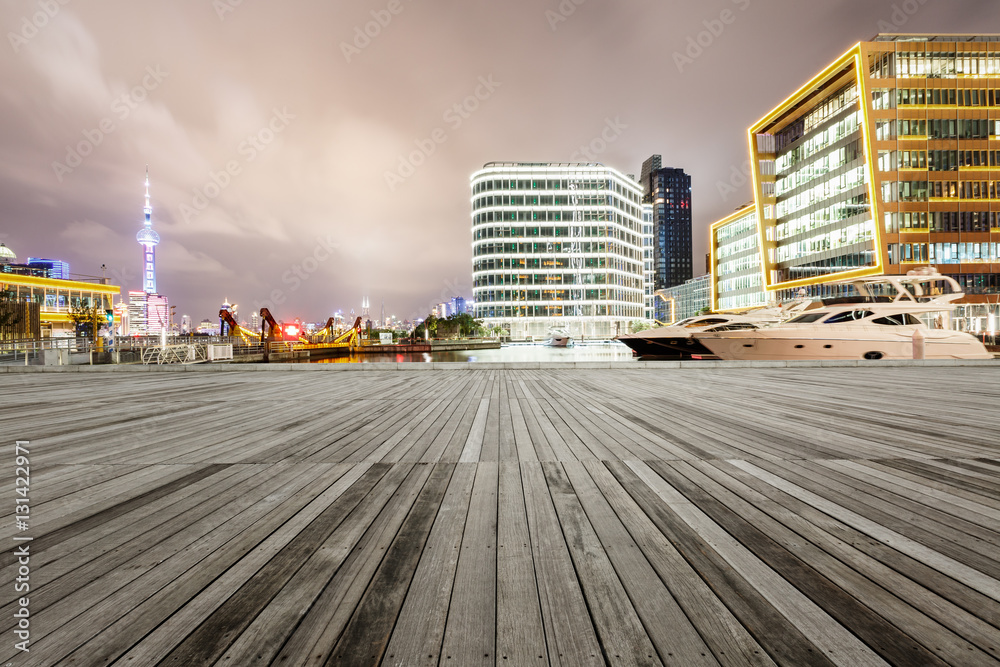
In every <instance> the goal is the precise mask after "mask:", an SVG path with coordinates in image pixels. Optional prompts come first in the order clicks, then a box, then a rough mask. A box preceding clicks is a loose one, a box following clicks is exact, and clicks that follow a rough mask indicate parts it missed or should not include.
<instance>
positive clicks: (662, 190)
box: [639, 155, 692, 310]
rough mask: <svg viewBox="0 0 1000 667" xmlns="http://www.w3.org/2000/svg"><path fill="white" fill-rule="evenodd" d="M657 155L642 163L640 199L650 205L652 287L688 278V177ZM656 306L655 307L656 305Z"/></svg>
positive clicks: (689, 207) (689, 254)
mask: <svg viewBox="0 0 1000 667" xmlns="http://www.w3.org/2000/svg"><path fill="white" fill-rule="evenodd" d="M662 164H663V161H662V158H661V157H660V156H659V155H653V156H652V157H650V158H649V159H648V160H646V161H645V162H643V163H642V175H641V176H640V177H639V179H640V183H641V184H642V189H643V203H645V204H650V205H651V206H652V207H653V289H656V290H660V289H666V288H667V287H673V286H674V285H680V284H683V283H684V282H685V281H686V280H690V279H691V277H692V273H691V177H690V176H688V175H687V174H685V173H684V170H683V169H673V168H670V167H666V168H664V167H663V166H662ZM657 310H659V308H657Z"/></svg>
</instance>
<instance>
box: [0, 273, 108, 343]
mask: <svg viewBox="0 0 1000 667" xmlns="http://www.w3.org/2000/svg"><path fill="white" fill-rule="evenodd" d="M0 290H3V291H10V292H11V293H12V294H13V298H14V299H15V300H17V301H32V302H35V303H38V304H39V305H40V318H41V334H42V337H43V338H47V337H51V336H73V335H74V323H73V317H72V312H73V306H74V305H77V304H80V303H81V302H82V303H84V304H86V305H92V304H97V305H98V306H99V307H100V309H101V310H111V309H112V304H113V303H114V298H115V295H117V294H119V293H120V292H121V288H120V287H118V286H116V285H103V284H98V283H86V282H81V281H77V280H59V279H56V278H40V277H37V276H22V275H18V274H14V273H2V272H0Z"/></svg>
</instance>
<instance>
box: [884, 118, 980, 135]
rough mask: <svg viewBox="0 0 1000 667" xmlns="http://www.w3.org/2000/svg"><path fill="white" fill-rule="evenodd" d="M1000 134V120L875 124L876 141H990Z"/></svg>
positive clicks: (891, 121) (907, 120)
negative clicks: (899, 139)
mask: <svg viewBox="0 0 1000 667" xmlns="http://www.w3.org/2000/svg"><path fill="white" fill-rule="evenodd" d="M998 134H1000V120H985V119H976V118H937V119H932V120H926V119H904V120H894V121H893V120H880V121H877V122H876V123H875V139H876V140H878V141H886V140H891V139H894V138H896V137H897V136H898V137H921V138H923V137H926V138H928V139H989V138H990V137H995V136H997V135H998Z"/></svg>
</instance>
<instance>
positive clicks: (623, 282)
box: [472, 162, 646, 339]
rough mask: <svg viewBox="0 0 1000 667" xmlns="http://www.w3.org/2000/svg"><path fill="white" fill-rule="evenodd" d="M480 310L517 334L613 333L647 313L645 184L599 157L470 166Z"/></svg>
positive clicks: (493, 324)
mask: <svg viewBox="0 0 1000 667" xmlns="http://www.w3.org/2000/svg"><path fill="white" fill-rule="evenodd" d="M472 196H473V202H472V234H473V236H472V243H473V269H472V278H473V298H474V300H475V308H474V317H476V318H477V319H482V320H483V321H484V324H485V326H486V328H488V329H489V328H499V329H503V330H506V331H508V332H509V334H510V335H511V336H512V337H514V338H525V337H527V336H532V337H535V338H542V339H544V337H545V336H547V335H548V331H549V329H552V328H558V329H564V330H566V331H567V332H568V333H570V334H571V335H572V336H576V337H580V336H586V337H588V338H592V337H613V336H616V335H618V334H622V333H625V332H626V331H628V327H629V325H630V324H631V323H632V322H633V321H634V320H639V319H642V318H643V317H644V316H645V310H646V309H645V297H644V284H645V274H644V265H643V261H644V260H643V249H644V239H643V220H642V205H641V202H640V200H641V199H642V191H641V189H640V187H639V184H638V183H636V182H635V181H633V180H632V179H631V178H628V177H627V176H625V174H622V173H620V172H619V171H617V170H615V169H612V168H610V167H606V166H604V165H601V164H596V163H527V162H491V163H489V164H487V165H485V166H484V167H483V168H482V169H481V170H479V171H477V172H476V173H475V174H473V175H472Z"/></svg>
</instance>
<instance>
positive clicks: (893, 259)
mask: <svg viewBox="0 0 1000 667" xmlns="http://www.w3.org/2000/svg"><path fill="white" fill-rule="evenodd" d="M997 246H998V244H996V243H890V244H889V247H888V250H889V263H890V264H903V263H914V264H917V263H927V262H929V263H931V264H972V263H975V262H989V263H995V262H997V261H998V258H997Z"/></svg>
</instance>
